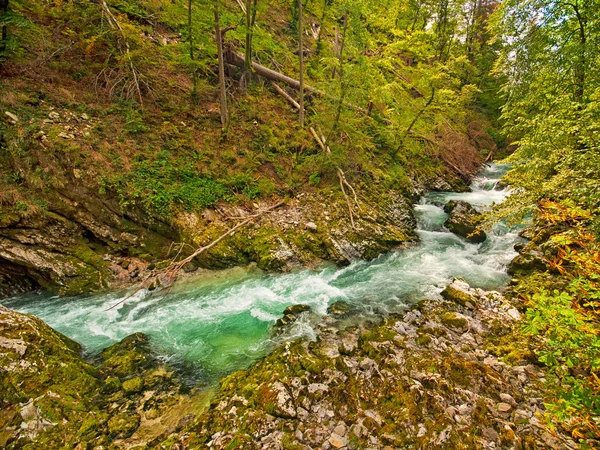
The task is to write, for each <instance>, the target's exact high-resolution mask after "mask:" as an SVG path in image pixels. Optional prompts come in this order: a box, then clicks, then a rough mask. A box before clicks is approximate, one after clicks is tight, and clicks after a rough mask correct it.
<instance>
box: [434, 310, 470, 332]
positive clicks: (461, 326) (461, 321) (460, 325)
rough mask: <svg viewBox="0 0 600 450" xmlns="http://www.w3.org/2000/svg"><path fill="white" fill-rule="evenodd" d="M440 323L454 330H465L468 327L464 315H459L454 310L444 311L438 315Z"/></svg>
mask: <svg viewBox="0 0 600 450" xmlns="http://www.w3.org/2000/svg"><path fill="white" fill-rule="evenodd" d="M440 321H441V322H442V324H444V325H446V326H447V327H449V328H454V329H455V330H466V329H467V327H468V323H469V322H468V321H467V319H465V318H464V317H460V316H459V315H458V314H457V313H455V312H445V313H443V314H442V315H441V316H440Z"/></svg>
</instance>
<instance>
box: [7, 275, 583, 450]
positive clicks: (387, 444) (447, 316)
mask: <svg viewBox="0 0 600 450" xmlns="http://www.w3.org/2000/svg"><path fill="white" fill-rule="evenodd" d="M442 295H443V297H444V300H443V301H440V300H435V301H433V300H426V301H423V302H421V303H419V304H417V305H416V306H415V307H413V308H412V309H411V310H410V311H408V312H406V313H404V314H401V315H394V316H392V317H388V318H387V319H385V320H383V322H381V323H373V322H372V321H367V322H365V321H358V322H356V323H355V324H354V325H353V326H348V325H349V324H351V323H352V321H351V319H352V313H351V311H349V310H348V309H347V308H344V307H343V305H337V306H336V307H334V308H332V309H331V314H330V315H328V316H326V318H325V320H324V321H322V322H321V323H320V325H319V326H318V339H317V340H316V341H312V342H311V341H308V340H305V339H301V340H297V341H292V342H288V343H286V344H284V345H283V346H281V347H280V348H278V349H277V350H276V351H274V352H273V353H271V354H270V355H268V356H267V357H266V358H264V359H263V360H262V361H260V362H259V363H257V364H256V365H254V366H253V367H252V368H251V369H249V370H244V371H238V372H235V373H233V374H231V375H230V376H228V377H226V378H224V379H223V380H222V381H221V383H220V389H219V391H218V393H217V394H216V395H214V396H213V394H212V393H211V392H210V391H208V392H200V393H199V392H193V391H189V390H187V389H186V388H185V387H184V386H183V385H182V384H181V383H180V382H179V381H178V379H177V377H176V376H175V375H174V373H173V372H172V370H170V368H169V367H168V365H165V364H164V363H161V362H160V361H158V360H156V359H155V358H154V357H153V356H152V355H151V352H150V349H149V347H148V343H147V338H146V337H145V336H144V335H142V334H135V335H132V336H130V337H128V338H127V339H125V340H124V341H122V342H121V343H119V344H116V345H114V346H112V347H110V348H108V349H106V350H105V351H104V352H103V353H102V355H101V357H100V360H99V361H97V362H95V363H93V364H89V363H87V362H84V361H83V360H82V359H81V357H80V356H79V352H80V350H81V349H80V347H79V346H78V344H76V343H74V342H72V341H71V340H69V339H68V338H66V337H64V336H62V335H61V334H60V333H57V332H56V331H54V330H52V329H51V328H50V327H48V326H47V325H45V324H44V323H43V322H41V321H40V320H39V319H37V318H34V317H31V316H27V315H23V314H20V313H16V312H14V311H11V310H8V309H6V308H2V309H1V310H0V318H1V321H0V323H1V326H2V330H1V331H2V336H3V338H2V341H0V348H1V350H2V351H1V352H0V353H1V357H2V369H0V370H2V372H3V374H2V375H3V376H2V391H3V392H4V395H3V405H2V411H3V412H2V417H1V419H2V423H1V425H2V434H1V436H0V437H1V438H2V441H1V443H2V445H3V446H6V447H7V448H40V447H39V445H44V446H45V448H58V447H60V446H61V445H63V444H65V443H66V445H67V446H69V448H80V449H84V448H100V447H98V445H101V446H108V447H103V448H113V447H114V448H131V447H133V446H138V445H142V446H145V447H146V448H154V447H156V448H179V449H187V448H215V449H221V448H222V449H225V448H228V449H231V448H239V449H249V448H257V449H311V448H319V449H339V448H348V449H360V448H372V449H393V448H428V449H429V448H432V449H433V448H440V449H453V448H456V449H458V448H485V449H498V448H506V449H509V448H551V449H575V448H579V447H578V446H577V444H575V442H573V441H572V440H569V439H568V438H566V437H564V436H562V435H560V434H556V433H554V432H551V431H550V430H549V429H548V427H547V424H546V423H545V422H544V418H543V413H544V404H543V399H542V392H541V391H540V382H542V381H543V377H544V374H543V370H542V369H541V368H540V367H539V366H537V365H535V363H534V362H535V358H533V357H532V355H531V354H528V353H527V351H523V352H521V353H520V354H519V357H517V359H515V358H514V356H513V357H512V358H506V356H507V352H508V350H507V349H506V348H504V349H503V347H502V346H501V345H500V346H499V345H497V343H498V340H499V339H500V340H501V339H502V338H503V336H510V334H511V333H512V331H511V330H512V327H513V326H515V324H516V323H518V322H519V320H520V317H521V313H520V312H519V311H518V309H517V308H515V306H514V305H513V304H511V303H510V302H509V301H507V300H506V299H505V298H504V297H503V296H502V295H501V294H499V293H497V292H493V291H484V290H481V289H473V288H471V287H470V286H469V285H468V284H467V283H465V282H464V281H462V280H454V281H453V282H452V283H451V284H450V285H449V286H447V287H446V289H445V290H444V291H443V294H442ZM310 313H311V312H310V311H309V310H308V309H307V308H293V309H290V311H288V314H287V322H282V323H280V324H278V327H279V328H281V327H284V328H285V327H288V326H290V324H292V323H294V321H296V320H302V318H303V316H304V315H307V314H310ZM519 358H520V359H519ZM506 361H511V363H508V362H506ZM211 396H212V401H211V402H210V405H208V400H209V399H210V398H211ZM207 405H208V406H207Z"/></svg>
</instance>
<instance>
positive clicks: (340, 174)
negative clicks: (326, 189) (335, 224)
mask: <svg viewBox="0 0 600 450" xmlns="http://www.w3.org/2000/svg"><path fill="white" fill-rule="evenodd" d="M338 177H339V179H340V187H341V188H342V193H343V194H344V197H345V198H346V203H347V204H348V212H349V213H350V223H351V224H352V228H355V226H354V214H353V213H352V202H351V201H350V197H348V194H346V189H345V188H344V178H345V177H344V172H342V169H340V168H338Z"/></svg>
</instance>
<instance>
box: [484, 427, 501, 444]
mask: <svg viewBox="0 0 600 450" xmlns="http://www.w3.org/2000/svg"><path fill="white" fill-rule="evenodd" d="M481 434H482V435H483V437H484V438H485V439H487V440H488V441H492V442H497V441H498V432H497V431H496V430H494V429H493V428H492V427H486V428H484V429H483V430H482V433H481Z"/></svg>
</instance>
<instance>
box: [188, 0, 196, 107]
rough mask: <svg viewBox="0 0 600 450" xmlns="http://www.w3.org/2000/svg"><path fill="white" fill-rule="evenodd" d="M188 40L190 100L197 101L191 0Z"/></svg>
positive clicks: (190, 3) (189, 1)
mask: <svg viewBox="0 0 600 450" xmlns="http://www.w3.org/2000/svg"><path fill="white" fill-rule="evenodd" d="M188 42H189V45H190V60H191V61H192V85H193V87H192V101H193V102H194V103H195V102H197V101H198V74H197V72H196V61H195V59H194V31H193V28H192V0H188Z"/></svg>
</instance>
